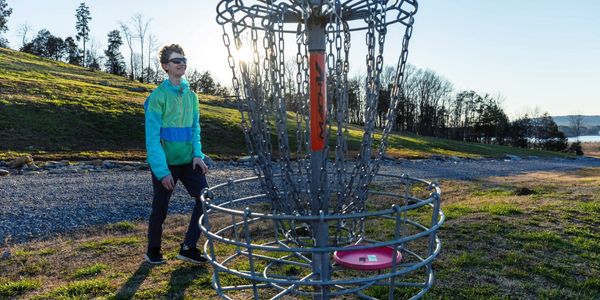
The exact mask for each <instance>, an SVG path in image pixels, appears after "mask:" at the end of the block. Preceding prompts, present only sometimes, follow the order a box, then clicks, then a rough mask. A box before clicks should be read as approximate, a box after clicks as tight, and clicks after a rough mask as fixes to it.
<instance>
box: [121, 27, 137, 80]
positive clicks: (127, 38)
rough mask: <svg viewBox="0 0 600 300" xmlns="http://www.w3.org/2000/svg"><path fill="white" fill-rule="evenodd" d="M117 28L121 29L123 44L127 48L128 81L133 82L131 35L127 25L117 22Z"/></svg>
mask: <svg viewBox="0 0 600 300" xmlns="http://www.w3.org/2000/svg"><path fill="white" fill-rule="evenodd" d="M119 27H121V32H122V33H123V37H124V40H125V44H127V47H128V48H129V68H130V70H129V80H133V79H134V76H133V73H134V71H133V70H134V68H133V67H134V66H133V34H132V32H131V30H130V29H129V27H128V26H127V24H125V23H123V22H119Z"/></svg>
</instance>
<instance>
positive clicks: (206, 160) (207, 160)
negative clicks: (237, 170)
mask: <svg viewBox="0 0 600 300" xmlns="http://www.w3.org/2000/svg"><path fill="white" fill-rule="evenodd" d="M202 160H203V161H204V163H205V164H206V166H207V167H208V168H214V167H216V166H217V164H215V162H214V161H213V160H212V159H211V158H210V157H208V155H204V159H202Z"/></svg>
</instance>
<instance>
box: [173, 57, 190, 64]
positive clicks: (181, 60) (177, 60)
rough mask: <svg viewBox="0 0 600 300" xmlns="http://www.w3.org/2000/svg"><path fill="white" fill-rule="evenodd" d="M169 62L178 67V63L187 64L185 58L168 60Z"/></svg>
mask: <svg viewBox="0 0 600 300" xmlns="http://www.w3.org/2000/svg"><path fill="white" fill-rule="evenodd" d="M169 62H172V63H174V64H176V65H178V64H180V63H184V64H187V58H185V57H177V58H171V59H169Z"/></svg>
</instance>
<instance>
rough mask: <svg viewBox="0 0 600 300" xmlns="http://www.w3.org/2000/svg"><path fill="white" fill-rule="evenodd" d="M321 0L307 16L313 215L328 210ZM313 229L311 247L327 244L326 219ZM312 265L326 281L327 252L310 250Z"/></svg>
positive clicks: (323, 295)
mask: <svg viewBox="0 0 600 300" xmlns="http://www.w3.org/2000/svg"><path fill="white" fill-rule="evenodd" d="M320 3H321V1H320V0H314V1H313V3H312V4H313V13H312V15H311V16H310V18H309V19H308V22H307V24H308V28H307V31H308V51H309V61H310V74H309V76H310V82H309V85H310V141H311V153H310V166H311V174H312V176H311V186H310V188H311V212H312V215H313V216H318V215H321V216H324V215H327V214H328V207H329V194H328V192H327V191H328V189H327V187H326V185H327V169H326V166H327V164H326V163H324V161H325V159H327V158H326V157H324V156H325V155H326V154H325V144H326V143H327V141H326V139H325V138H326V130H327V72H326V70H327V68H326V66H325V38H326V33H325V25H326V18H324V17H322V16H320V12H321V11H320V10H321V4H320ZM311 226H312V228H313V232H314V233H315V247H316V248H317V249H324V248H327V247H328V246H329V245H328V240H329V232H328V226H327V222H325V220H323V219H322V218H321V220H320V221H315V222H313V224H311ZM312 269H313V276H314V279H315V280H320V281H328V280H329V279H330V277H331V274H330V273H331V270H330V269H331V266H330V258H329V252H320V253H313V256H312ZM315 294H316V295H315V297H314V299H318V300H321V299H323V300H324V299H329V287H327V286H323V285H321V288H319V287H317V286H316V287H315Z"/></svg>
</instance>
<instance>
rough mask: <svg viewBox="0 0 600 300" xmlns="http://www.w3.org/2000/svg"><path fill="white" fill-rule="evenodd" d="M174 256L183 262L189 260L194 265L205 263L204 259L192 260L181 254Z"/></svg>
mask: <svg viewBox="0 0 600 300" xmlns="http://www.w3.org/2000/svg"><path fill="white" fill-rule="evenodd" d="M175 258H177V259H179V260H183V261H185V262H189V263H191V264H194V265H204V264H206V262H205V261H197V260H193V259H191V258H189V257H186V256H183V255H177V256H175Z"/></svg>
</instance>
